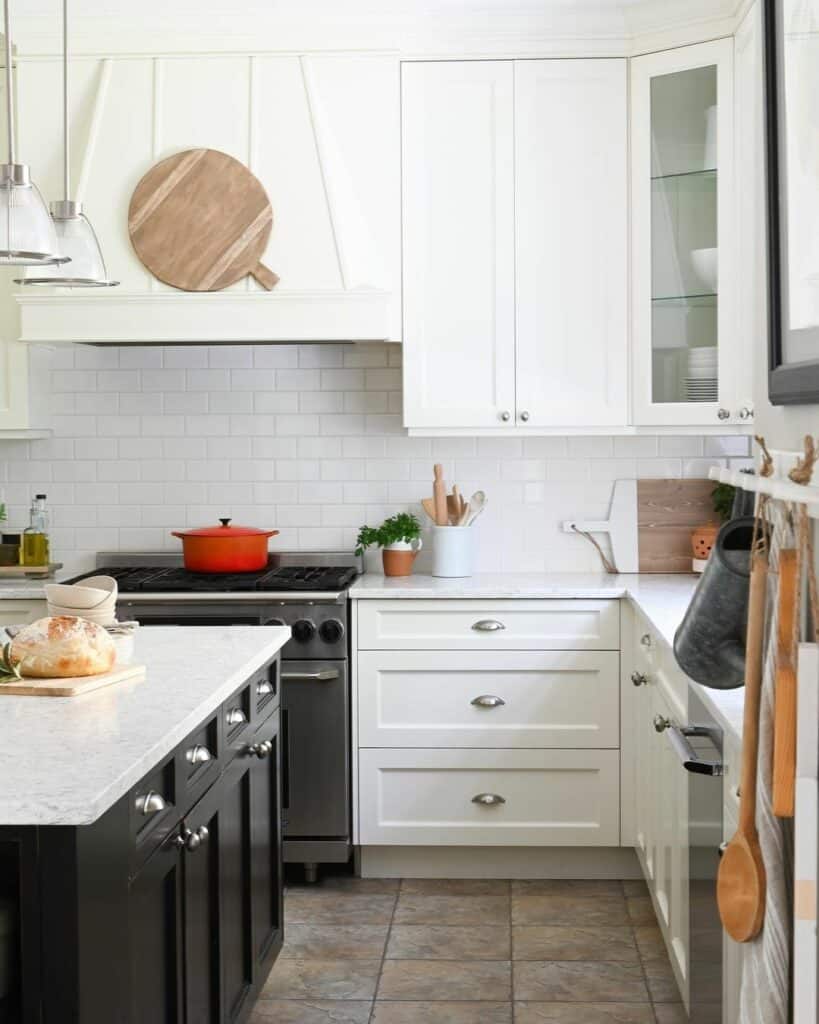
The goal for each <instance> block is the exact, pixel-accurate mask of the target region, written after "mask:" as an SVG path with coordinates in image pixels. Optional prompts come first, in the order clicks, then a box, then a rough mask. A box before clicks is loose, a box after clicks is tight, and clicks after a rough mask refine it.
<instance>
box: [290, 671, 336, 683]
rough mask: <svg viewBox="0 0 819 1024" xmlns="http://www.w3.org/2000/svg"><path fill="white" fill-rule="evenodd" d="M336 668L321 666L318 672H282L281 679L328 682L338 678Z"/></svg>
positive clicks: (300, 681) (293, 681)
mask: <svg viewBox="0 0 819 1024" xmlns="http://www.w3.org/2000/svg"><path fill="white" fill-rule="evenodd" d="M338 676H339V671H338V669H337V668H323V669H321V670H320V671H319V672H282V681H283V682H286V683H328V682H329V681H330V680H331V679H338Z"/></svg>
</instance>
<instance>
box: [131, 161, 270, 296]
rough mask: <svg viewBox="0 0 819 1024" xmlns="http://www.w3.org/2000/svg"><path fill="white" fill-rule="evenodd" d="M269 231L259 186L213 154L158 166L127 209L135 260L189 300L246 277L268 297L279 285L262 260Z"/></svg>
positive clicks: (236, 166) (237, 167)
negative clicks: (193, 294)
mask: <svg viewBox="0 0 819 1024" xmlns="http://www.w3.org/2000/svg"><path fill="white" fill-rule="evenodd" d="M272 227H273V210H272V208H271V206H270V200H269V199H268V197H267V193H266V192H265V190H264V187H263V186H262V183H261V182H260V181H259V179H258V178H257V177H256V176H255V174H253V173H252V172H251V171H250V170H248V168H247V167H245V165H244V164H242V163H240V162H239V161H238V160H236V159H234V158H233V157H232V156H229V155H228V154H227V153H221V152H219V150H216V149H187V150H184V151H183V152H181V153H174V155H173V156H169V157H167V158H166V159H165V160H161V161H160V162H159V163H158V164H156V165H155V166H154V167H152V168H151V169H150V170H149V171H148V173H147V174H146V175H145V176H144V177H143V178H142V180H141V181H140V182H139V184H138V185H137V187H136V188H135V189H134V194H133V195H132V196H131V204H130V206H129V208H128V231H129V233H130V236H131V243H132V245H133V247H134V249H135V250H136V254H137V256H139V258H140V260H141V261H142V263H143V264H144V265H145V266H146V267H147V268H148V270H150V272H151V273H152V274H153V275H154V277H158V278H159V280H160V281H164V282H165V283H166V284H170V285H173V287H174V288H181V289H183V290H184V291H187V292H214V291H219V290H220V289H221V288H227V287H228V285H231V284H234V283H235V282H236V281H239V280H240V279H241V278H243V277H246V276H247V275H248V274H251V275H252V276H253V277H254V278H255V280H256V281H257V282H258V283H259V284H260V285H261V286H262V288H265V289H267V291H270V290H271V289H272V288H273V287H274V286H275V285H276V283H277V282H278V280H279V279H278V277H277V276H276V275H275V274H274V273H273V271H272V270H270V269H268V268H267V267H266V266H265V265H264V264H263V263H261V262H260V260H261V257H262V254H263V253H264V251H265V248H266V247H267V242H268V239H269V238H270V231H271V229H272Z"/></svg>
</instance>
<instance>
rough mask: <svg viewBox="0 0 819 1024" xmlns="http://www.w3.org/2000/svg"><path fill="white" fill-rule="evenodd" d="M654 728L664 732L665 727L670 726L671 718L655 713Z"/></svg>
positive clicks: (668, 727)
mask: <svg viewBox="0 0 819 1024" xmlns="http://www.w3.org/2000/svg"><path fill="white" fill-rule="evenodd" d="M654 728H655V729H656V730H657V732H665V730H666V729H670V728H671V719H670V718H665V717H664V716H663V715H655V716H654Z"/></svg>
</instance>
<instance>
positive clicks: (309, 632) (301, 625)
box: [293, 619, 316, 644]
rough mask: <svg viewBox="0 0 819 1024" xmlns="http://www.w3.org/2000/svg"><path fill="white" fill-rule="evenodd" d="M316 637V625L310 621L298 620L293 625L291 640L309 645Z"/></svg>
mask: <svg viewBox="0 0 819 1024" xmlns="http://www.w3.org/2000/svg"><path fill="white" fill-rule="evenodd" d="M315 635H316V624H315V622H312V621H311V620H310V619H299V621H298V622H294V623H293V639H294V640H296V641H297V642H298V643H300V644H309V643H310V641H311V640H312V639H313V637H314V636H315Z"/></svg>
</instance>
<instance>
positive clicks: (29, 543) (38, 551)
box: [21, 494, 49, 565]
mask: <svg viewBox="0 0 819 1024" xmlns="http://www.w3.org/2000/svg"><path fill="white" fill-rule="evenodd" d="M45 502H46V496H45V494H35V495H34V500H33V501H32V503H31V512H30V516H31V520H30V522H29V525H28V526H27V527H26V528H25V530H23V546H22V552H21V554H22V559H21V561H22V564H23V565H48V563H49V550H48V512H47V510H46V507H45Z"/></svg>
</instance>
